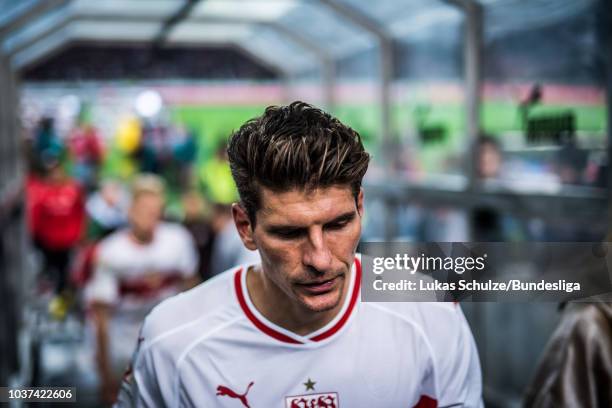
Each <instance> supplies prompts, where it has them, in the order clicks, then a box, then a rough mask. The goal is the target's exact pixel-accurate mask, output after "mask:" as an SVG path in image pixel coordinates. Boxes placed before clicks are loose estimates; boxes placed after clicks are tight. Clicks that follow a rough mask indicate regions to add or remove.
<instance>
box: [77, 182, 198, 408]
mask: <svg viewBox="0 0 612 408" xmlns="http://www.w3.org/2000/svg"><path fill="white" fill-rule="evenodd" d="M163 208H164V186H163V183H162V181H161V180H160V179H159V178H158V177H156V176H153V175H142V176H139V177H137V178H136V180H135V181H134V184H133V191H132V203H131V207H130V209H129V214H128V217H129V222H130V227H129V228H127V229H124V230H120V231H117V232H115V233H113V234H111V235H109V236H108V237H107V238H105V239H103V240H102V241H101V242H100V244H99V246H98V249H97V251H96V256H95V267H94V268H95V270H94V273H93V276H92V280H91V281H90V282H89V284H88V285H87V287H86V288H85V299H86V300H87V302H88V304H89V306H90V310H91V312H92V317H93V323H94V328H95V342H96V352H97V355H96V362H97V367H98V372H99V378H100V385H101V393H102V397H103V399H104V400H105V401H107V402H111V401H113V400H114V399H115V397H116V395H117V390H118V386H119V379H120V378H121V373H122V372H123V371H124V370H125V368H126V367H127V366H128V364H129V361H130V357H131V354H132V352H133V350H134V345H135V344H136V342H137V338H138V330H139V329H140V326H141V322H142V320H143V319H144V317H145V316H146V315H147V314H148V313H149V312H150V311H151V309H152V308H153V306H155V305H156V304H157V303H158V302H160V301H161V300H162V299H165V298H167V297H169V296H172V295H175V294H177V293H179V292H180V291H182V290H184V289H186V288H188V287H192V286H193V285H194V284H195V283H196V281H195V280H194V279H197V278H196V267H197V255H196V253H195V246H194V244H193V241H192V239H191V236H190V235H189V232H188V231H187V230H186V229H185V228H183V227H182V226H180V225H178V224H170V223H162V222H160V220H161V217H162V212H163Z"/></svg>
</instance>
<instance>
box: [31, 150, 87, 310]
mask: <svg viewBox="0 0 612 408" xmlns="http://www.w3.org/2000/svg"><path fill="white" fill-rule="evenodd" d="M43 166H44V168H45V170H46V171H47V174H45V177H44V178H43V179H42V180H39V179H38V178H37V177H35V176H31V177H30V178H29V180H28V183H27V194H28V203H29V208H28V218H29V226H30V231H31V233H32V237H33V239H34V243H35V245H36V247H37V248H38V249H39V250H40V252H41V254H42V258H43V270H44V272H45V273H46V274H47V275H49V277H51V278H52V279H53V281H54V286H55V288H54V291H55V297H54V298H53V299H52V300H51V302H50V303H49V311H50V313H51V315H52V316H53V317H55V318H57V319H63V318H64V317H65V316H66V313H67V312H68V309H69V307H70V304H71V299H72V293H71V290H70V282H69V279H68V270H69V266H70V261H71V258H72V253H73V251H74V250H75V248H76V247H77V245H78V244H79V242H80V241H81V239H82V237H83V231H84V230H85V206H84V201H85V198H84V194H83V190H82V189H81V187H80V186H79V184H78V183H77V182H76V181H75V180H73V179H72V178H70V177H69V176H68V175H67V174H66V172H65V171H64V168H63V167H62V163H61V162H60V160H59V159H58V158H55V157H48V158H46V160H44V162H43Z"/></svg>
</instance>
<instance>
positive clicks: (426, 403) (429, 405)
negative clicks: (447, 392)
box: [413, 395, 438, 408]
mask: <svg viewBox="0 0 612 408" xmlns="http://www.w3.org/2000/svg"><path fill="white" fill-rule="evenodd" d="M413 408H438V401H437V400H435V399H433V398H431V397H428V396H427V395H421V399H419V402H417V404H416V405H415V406H414V407H413Z"/></svg>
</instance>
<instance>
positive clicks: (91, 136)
mask: <svg viewBox="0 0 612 408" xmlns="http://www.w3.org/2000/svg"><path fill="white" fill-rule="evenodd" d="M68 148H69V152H70V158H71V159H72V170H73V175H74V177H75V178H76V179H77V180H78V181H79V182H80V183H81V185H83V187H84V188H85V189H86V190H87V191H93V190H94V189H95V187H96V185H97V182H98V169H99V167H100V165H101V164H102V161H103V159H104V145H103V144H102V140H101V138H100V135H99V134H98V131H97V129H96V128H95V127H93V126H92V125H91V124H90V123H88V121H87V113H86V109H83V111H82V112H81V114H80V115H79V118H78V122H77V125H76V127H75V128H74V129H73V130H72V132H71V133H70V135H69V136H68Z"/></svg>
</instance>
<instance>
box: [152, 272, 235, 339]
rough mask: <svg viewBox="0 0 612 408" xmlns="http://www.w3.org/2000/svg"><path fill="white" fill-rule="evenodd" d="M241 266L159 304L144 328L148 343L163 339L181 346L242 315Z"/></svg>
mask: <svg viewBox="0 0 612 408" xmlns="http://www.w3.org/2000/svg"><path fill="white" fill-rule="evenodd" d="M237 269H238V268H233V269H230V270H228V271H226V272H224V273H222V274H220V275H218V276H215V277H214V278H212V279H210V280H207V281H206V282H203V283H201V284H200V285H198V286H196V287H194V288H192V289H190V290H188V291H185V292H183V293H180V294H178V295H176V296H173V297H171V298H169V299H166V300H165V301H163V302H161V303H160V304H159V305H157V306H156V307H155V308H154V309H153V310H152V311H151V313H149V315H148V316H147V317H146V319H145V322H144V325H143V328H142V335H141V337H143V339H144V342H145V345H148V346H152V345H154V344H157V343H159V345H162V346H163V345H164V344H166V345H169V346H170V347H172V348H181V344H183V343H185V341H193V340H194V339H196V338H198V337H201V336H206V335H207V333H212V332H214V331H216V330H217V329H218V328H219V327H221V326H223V325H227V324H229V323H231V322H232V321H234V320H238V319H239V318H241V317H242V315H241V314H240V309H239V306H238V303H237V299H236V296H235V294H234V275H235V272H236V271H237ZM185 345H186V344H184V346H185Z"/></svg>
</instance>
